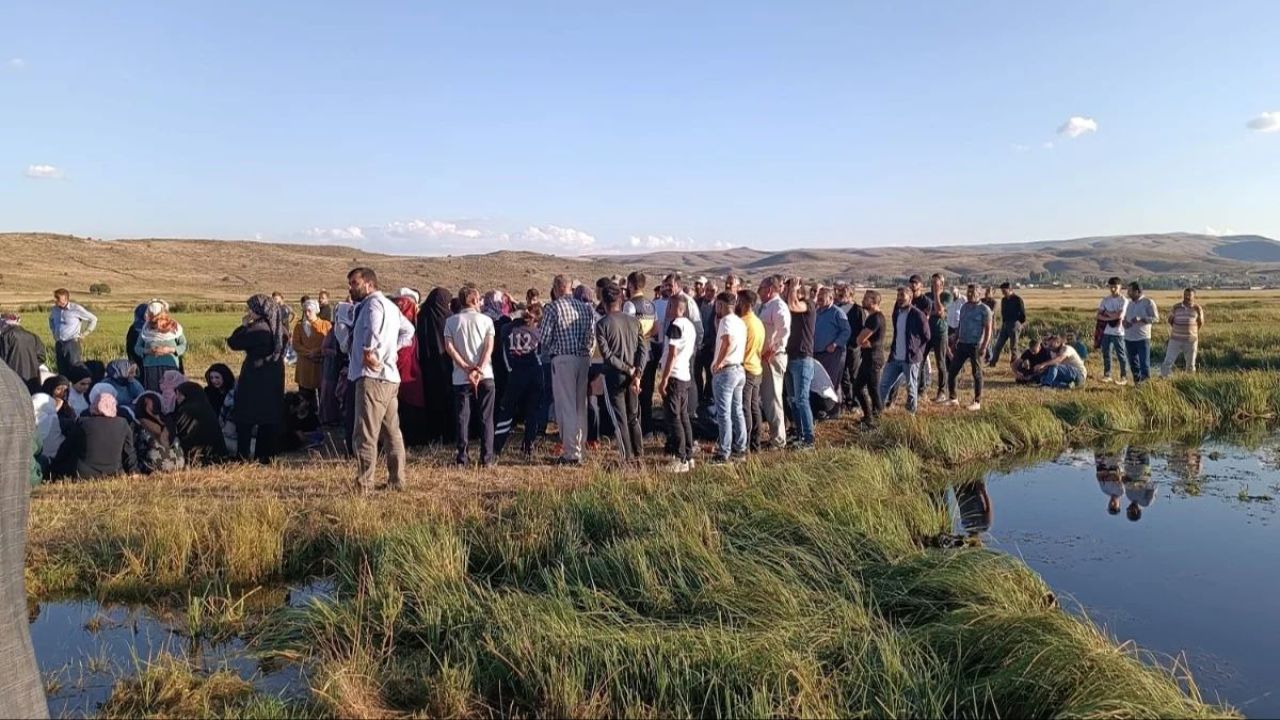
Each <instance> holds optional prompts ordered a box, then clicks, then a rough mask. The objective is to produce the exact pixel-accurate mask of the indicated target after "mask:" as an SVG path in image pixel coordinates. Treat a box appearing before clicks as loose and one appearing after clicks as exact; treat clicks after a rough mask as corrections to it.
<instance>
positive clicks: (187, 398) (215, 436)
mask: <svg viewBox="0 0 1280 720" xmlns="http://www.w3.org/2000/svg"><path fill="white" fill-rule="evenodd" d="M177 392H178V394H179V395H181V396H182V402H180V403H178V406H177V407H176V408H174V411H173V427H174V429H175V430H176V431H177V433H178V441H179V442H181V443H182V449H183V450H184V451H185V452H186V455H187V460H188V461H189V462H192V461H196V460H199V459H203V460H205V461H206V462H208V461H216V460H221V459H223V458H224V457H226V455H227V442H226V440H225V439H224V438H223V436H222V424H221V423H220V422H219V421H218V414H217V413H216V412H214V411H213V406H211V405H210V404H209V398H208V397H207V396H206V395H205V393H204V388H202V387H200V384H199V383H193V382H185V383H182V384H181V385H179V386H178V390H177Z"/></svg>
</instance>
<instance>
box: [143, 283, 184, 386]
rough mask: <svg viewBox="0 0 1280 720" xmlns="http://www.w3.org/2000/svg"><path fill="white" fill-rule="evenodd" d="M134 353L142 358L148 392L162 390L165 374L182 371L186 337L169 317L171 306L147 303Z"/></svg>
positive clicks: (152, 302) (158, 301)
mask: <svg viewBox="0 0 1280 720" xmlns="http://www.w3.org/2000/svg"><path fill="white" fill-rule="evenodd" d="M133 350H134V352H136V353H137V354H138V355H139V356H140V357H141V358H142V385H143V387H145V388H146V389H148V390H159V389H160V381H161V379H163V378H164V376H165V374H166V373H168V372H169V371H170V370H172V371H175V372H178V371H179V370H178V368H179V358H181V357H182V355H183V354H184V353H186V352H187V336H186V334H185V333H183V332H182V326H181V325H179V324H178V321H177V320H174V319H173V318H171V317H169V304H168V303H166V302H165V301H163V300H152V301H151V302H149V303H147V315H146V322H145V323H144V324H143V325H142V330H140V331H139V332H138V340H137V342H135V343H134V345H133Z"/></svg>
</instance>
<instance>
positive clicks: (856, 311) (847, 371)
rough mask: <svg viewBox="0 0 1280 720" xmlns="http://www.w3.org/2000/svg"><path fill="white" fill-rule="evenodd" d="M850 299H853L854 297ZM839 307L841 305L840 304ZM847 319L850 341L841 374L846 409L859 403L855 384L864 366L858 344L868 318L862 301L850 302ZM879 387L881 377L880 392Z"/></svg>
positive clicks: (846, 312)
mask: <svg viewBox="0 0 1280 720" xmlns="http://www.w3.org/2000/svg"><path fill="white" fill-rule="evenodd" d="M850 299H851V300H852V297H850ZM837 307H839V305H838V304H837ZM845 319H847V320H848V321H849V342H848V344H847V345H846V346H845V355H844V372H843V373H842V374H841V375H842V377H841V381H840V394H841V396H842V397H843V398H844V407H845V409H846V410H852V409H853V408H854V406H855V405H857V404H858V400H857V398H855V397H854V392H853V386H854V383H856V382H857V380H858V370H859V369H860V368H861V366H862V348H861V347H860V346H859V344H858V338H859V337H860V336H861V335H862V328H863V325H864V324H865V323H866V320H867V311H866V309H865V308H863V307H862V304H861V303H855V302H851V303H849V308H848V309H847V310H845ZM879 387H880V386H879V379H878V378H877V381H876V388H877V392H879Z"/></svg>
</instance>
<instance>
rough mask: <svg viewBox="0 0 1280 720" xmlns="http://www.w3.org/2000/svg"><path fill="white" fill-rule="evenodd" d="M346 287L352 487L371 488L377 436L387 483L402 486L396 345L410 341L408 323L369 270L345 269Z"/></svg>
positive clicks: (408, 343)
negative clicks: (351, 317) (350, 318)
mask: <svg viewBox="0 0 1280 720" xmlns="http://www.w3.org/2000/svg"><path fill="white" fill-rule="evenodd" d="M347 287H348V288H349V289H350V292H351V299H352V300H354V301H355V302H356V303H357V304H358V307H357V308H356V322H355V326H354V327H353V328H352V330H351V362H350V364H349V366H348V370H347V379H348V380H349V381H351V383H352V385H353V386H354V387H355V393H354V394H355V428H354V430H353V432H352V445H353V446H354V451H355V456H356V462H357V463H358V464H359V474H358V475H357V476H356V492H358V493H366V492H368V491H369V490H371V489H372V488H373V472H374V468H375V467H377V464H378V441H379V440H381V441H382V442H383V451H384V452H385V453H386V456H387V473H388V480H387V487H389V488H391V489H392V490H402V489H404V463H405V456H404V437H403V436H402V435H401V434H400V401H399V399H398V398H399V393H400V370H399V369H398V368H397V367H396V360H397V358H398V357H399V354H400V348H404V347H409V345H410V344H412V343H413V332H414V329H413V324H412V323H410V322H409V320H408V319H407V318H406V317H405V316H404V313H402V312H400V308H397V307H396V306H395V305H394V304H393V303H392V302H391V301H390V300H388V299H387V296H386V295H383V294H382V291H381V290H379V289H378V276H377V274H376V273H374V271H373V270H371V269H369V268H365V267H359V268H356V269H355V270H352V271H351V272H349V273H347Z"/></svg>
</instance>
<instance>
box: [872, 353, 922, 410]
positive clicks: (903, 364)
mask: <svg viewBox="0 0 1280 720" xmlns="http://www.w3.org/2000/svg"><path fill="white" fill-rule="evenodd" d="M919 379H920V363H913V362H907V361H906V360H890V361H889V362H887V363H885V364H884V372H883V373H882V374H881V375H880V397H882V398H887V397H889V394H890V393H891V392H894V391H895V390H896V389H897V387H898V384H899V383H906V386H907V412H909V413H913V414H914V413H915V411H916V403H917V402H918V401H919V399H920V398H919V393H918V392H917V391H918V390H919V389H920V385H919V382H918V381H919Z"/></svg>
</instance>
